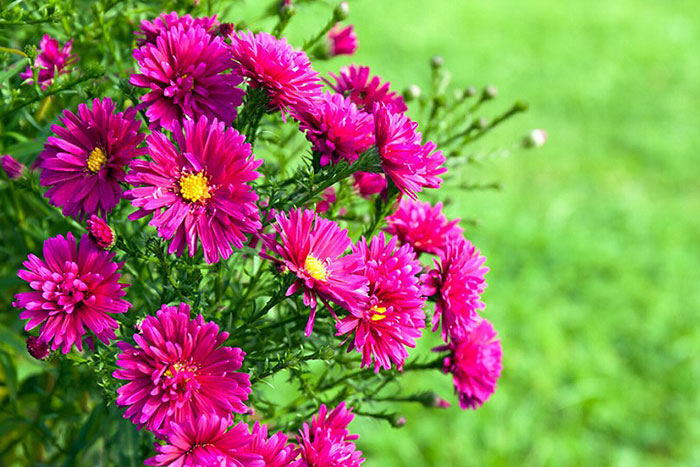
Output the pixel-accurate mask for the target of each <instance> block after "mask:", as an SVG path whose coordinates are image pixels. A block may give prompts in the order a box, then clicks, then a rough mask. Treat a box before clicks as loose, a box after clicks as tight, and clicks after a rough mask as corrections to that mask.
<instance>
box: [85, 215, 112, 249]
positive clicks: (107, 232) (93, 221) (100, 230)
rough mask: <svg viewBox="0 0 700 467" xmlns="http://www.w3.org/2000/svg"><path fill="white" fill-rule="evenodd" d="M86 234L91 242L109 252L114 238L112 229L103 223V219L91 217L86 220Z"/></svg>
mask: <svg viewBox="0 0 700 467" xmlns="http://www.w3.org/2000/svg"><path fill="white" fill-rule="evenodd" d="M86 224H87V229H88V234H89V235H90V238H91V239H92V241H94V242H95V243H97V246H99V247H100V248H104V249H105V250H109V249H110V248H112V247H113V246H114V242H115V240H116V237H115V235H114V231H113V230H112V228H111V227H110V226H109V224H107V222H105V220H104V219H100V218H99V217H97V216H95V215H92V216H90V219H88V220H87V222H86Z"/></svg>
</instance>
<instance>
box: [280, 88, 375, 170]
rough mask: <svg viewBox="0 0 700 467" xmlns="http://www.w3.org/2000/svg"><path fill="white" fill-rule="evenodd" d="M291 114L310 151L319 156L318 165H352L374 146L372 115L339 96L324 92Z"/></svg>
mask: <svg viewBox="0 0 700 467" xmlns="http://www.w3.org/2000/svg"><path fill="white" fill-rule="evenodd" d="M293 115H294V118H296V119H297V120H299V128H300V129H301V130H302V131H304V132H306V138H307V139H308V140H309V141H311V143H312V148H313V150H314V151H317V152H319V153H320V154H321V161H320V162H321V165H327V164H329V163H330V164H337V163H338V162H339V161H341V160H345V161H347V162H355V161H356V160H357V158H358V157H360V154H361V153H362V152H363V151H365V150H367V149H369V147H370V146H371V145H372V144H374V122H373V121H372V116H371V115H369V114H367V113H365V112H361V111H359V110H358V109H357V106H355V104H353V103H352V102H351V101H350V99H347V98H344V97H343V96H341V95H340V94H331V93H329V92H326V93H324V94H323V97H321V98H319V99H318V100H316V102H315V103H314V105H313V106H312V107H308V108H303V109H299V110H296V111H294V112H293Z"/></svg>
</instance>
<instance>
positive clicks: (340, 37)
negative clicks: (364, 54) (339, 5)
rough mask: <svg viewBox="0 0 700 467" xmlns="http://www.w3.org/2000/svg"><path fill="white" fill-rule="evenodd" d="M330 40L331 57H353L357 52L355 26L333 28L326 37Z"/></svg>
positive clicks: (329, 51) (329, 50)
mask: <svg viewBox="0 0 700 467" xmlns="http://www.w3.org/2000/svg"><path fill="white" fill-rule="evenodd" d="M326 38H327V39H328V53H329V55H330V56H331V57H335V56H336V55H352V54H354V53H355V51H356V50H357V34H355V30H354V28H353V25H352V24H351V25H350V26H348V27H346V28H342V27H340V25H339V24H336V25H335V26H333V29H331V30H330V31H328V35H327V36H326Z"/></svg>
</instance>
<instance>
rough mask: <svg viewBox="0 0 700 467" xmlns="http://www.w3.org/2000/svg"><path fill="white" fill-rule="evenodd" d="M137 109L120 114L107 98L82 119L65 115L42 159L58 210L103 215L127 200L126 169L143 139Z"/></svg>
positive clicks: (82, 110) (82, 111) (83, 109)
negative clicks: (124, 185) (124, 184)
mask: <svg viewBox="0 0 700 467" xmlns="http://www.w3.org/2000/svg"><path fill="white" fill-rule="evenodd" d="M135 115H136V110H134V109H133V108H130V109H128V110H127V111H126V112H124V113H122V112H119V113H115V105H114V103H113V102H112V100H111V99H109V98H108V97H106V98H104V99H95V100H94V101H93V102H92V108H89V107H88V106H87V105H85V104H80V105H79V106H78V114H77V115H76V114H74V113H73V112H71V111H69V110H65V111H64V112H63V117H62V118H61V122H62V123H63V126H61V125H54V126H52V127H51V131H52V132H53V134H54V135H55V136H50V137H49V138H48V140H47V142H46V144H45V145H44V150H43V151H42V153H41V154H40V155H39V159H38V160H39V167H41V177H40V181H41V185H42V186H47V187H49V189H48V190H47V191H46V194H45V195H44V196H46V197H47V198H49V200H50V202H51V204H53V205H54V206H60V207H61V206H62V207H63V214H64V215H66V216H71V217H74V218H77V219H82V218H83V217H85V216H86V215H87V216H89V215H92V214H99V215H104V214H106V213H108V212H110V211H111V210H112V209H114V207H115V206H116V205H117V203H119V200H120V199H121V198H122V194H123V189H122V186H121V183H122V182H124V179H125V177H126V167H127V166H128V165H129V162H130V161H131V160H132V159H133V158H134V157H136V156H139V155H141V154H143V153H144V151H145V149H143V148H139V147H138V145H139V144H141V142H142V141H143V138H144V134H143V133H140V132H139V128H140V126H141V124H140V123H139V122H138V121H137V120H136V119H135Z"/></svg>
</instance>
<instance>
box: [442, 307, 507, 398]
mask: <svg viewBox="0 0 700 467" xmlns="http://www.w3.org/2000/svg"><path fill="white" fill-rule="evenodd" d="M496 337H497V336H496V331H495V330H494V329H493V326H492V325H491V323H489V322H488V321H486V320H485V319H484V320H481V322H480V323H479V324H478V325H477V326H476V327H475V328H474V329H472V330H471V331H469V332H468V333H467V334H465V335H464V336H463V337H461V338H459V339H456V340H454V341H452V342H450V344H449V346H446V347H443V348H439V349H438V350H449V351H450V355H449V356H447V357H445V366H444V368H443V371H444V372H445V373H452V375H453V381H454V385H455V392H456V393H457V394H458V396H459V405H460V407H462V408H463V409H476V408H478V407H480V406H481V405H482V404H483V403H484V402H486V400H487V399H488V398H489V397H490V396H491V394H493V392H494V391H495V390H496V382H497V381H498V378H499V377H500V376H501V368H502V366H501V355H502V351H501V341H500V340H499V339H497V338H496Z"/></svg>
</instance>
